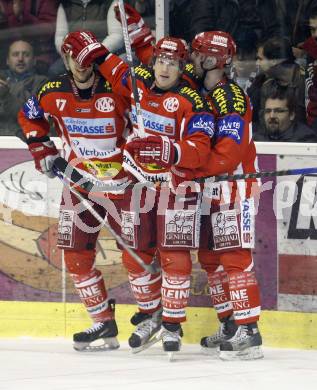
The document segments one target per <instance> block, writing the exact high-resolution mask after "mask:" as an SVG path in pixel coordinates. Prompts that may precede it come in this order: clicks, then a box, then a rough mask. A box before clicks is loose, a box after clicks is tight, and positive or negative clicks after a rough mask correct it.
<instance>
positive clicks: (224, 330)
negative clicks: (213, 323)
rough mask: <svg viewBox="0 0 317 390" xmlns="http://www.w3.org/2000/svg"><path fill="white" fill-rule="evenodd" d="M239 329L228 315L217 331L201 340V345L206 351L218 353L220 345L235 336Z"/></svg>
mask: <svg viewBox="0 0 317 390" xmlns="http://www.w3.org/2000/svg"><path fill="white" fill-rule="evenodd" d="M237 329H238V326H237V325H236V323H235V322H234V319H233V318H231V317H226V318H224V319H223V320H221V323H220V325H219V328H218V330H217V332H216V333H214V334H212V335H211V336H206V337H203V338H202V339H201V340H200V345H201V346H202V350H203V352H204V353H208V354H213V353H216V351H217V347H219V345H220V344H221V343H222V342H224V341H226V340H228V339H230V338H231V337H233V336H234V335H235V333H236V331H237Z"/></svg>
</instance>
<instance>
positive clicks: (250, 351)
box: [219, 323, 263, 360]
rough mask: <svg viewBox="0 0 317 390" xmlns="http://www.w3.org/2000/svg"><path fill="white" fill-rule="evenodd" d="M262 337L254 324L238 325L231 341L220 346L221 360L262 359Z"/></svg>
mask: <svg viewBox="0 0 317 390" xmlns="http://www.w3.org/2000/svg"><path fill="white" fill-rule="evenodd" d="M261 345H262V337H261V334H260V332H259V329H258V327H257V324H256V323H252V324H247V325H240V326H239V327H238V330H237V331H236V333H235V335H234V336H233V337H231V339H229V340H227V341H224V342H223V343H221V344H220V353H219V357H220V359H222V360H255V359H261V358H263V352H262V348H261Z"/></svg>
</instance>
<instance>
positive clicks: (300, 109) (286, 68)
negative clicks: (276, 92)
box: [247, 37, 306, 124]
mask: <svg viewBox="0 0 317 390" xmlns="http://www.w3.org/2000/svg"><path fill="white" fill-rule="evenodd" d="M256 63H257V66H258V68H259V73H258V75H257V76H256V77H255V79H254V80H253V82H252V84H251V85H250V87H249V88H248V89H247V93H248V95H249V96H250V99H251V102H252V105H253V122H254V123H256V124H257V122H258V121H259V110H260V100H261V95H262V94H263V89H265V85H266V82H267V81H268V80H274V82H275V83H276V85H278V86H282V87H287V88H289V89H290V90H291V91H292V92H293V94H294V95H295V97H296V99H297V108H296V113H297V117H298V118H299V119H300V120H302V121H305V118H306V111H305V74H304V70H303V69H301V67H300V66H299V65H298V64H297V63H295V57H294V55H293V52H292V46H291V43H290V41H289V40H288V39H287V38H279V37H273V38H270V39H268V40H267V41H265V42H263V43H261V44H260V45H259V46H258V49H257V62H256Z"/></svg>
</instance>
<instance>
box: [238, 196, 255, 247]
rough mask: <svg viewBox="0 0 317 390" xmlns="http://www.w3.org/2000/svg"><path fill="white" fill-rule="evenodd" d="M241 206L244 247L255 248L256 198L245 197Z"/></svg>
mask: <svg viewBox="0 0 317 390" xmlns="http://www.w3.org/2000/svg"><path fill="white" fill-rule="evenodd" d="M240 207H241V241H242V248H254V199H253V198H250V199H244V200H242V201H241V203H240Z"/></svg>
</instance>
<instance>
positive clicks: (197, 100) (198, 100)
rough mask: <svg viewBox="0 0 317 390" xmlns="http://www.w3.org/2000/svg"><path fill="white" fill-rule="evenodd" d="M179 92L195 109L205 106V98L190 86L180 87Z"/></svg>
mask: <svg viewBox="0 0 317 390" xmlns="http://www.w3.org/2000/svg"><path fill="white" fill-rule="evenodd" d="M179 93H180V95H182V96H184V97H186V98H187V99H188V100H189V101H190V102H191V103H192V104H193V108H194V110H195V111H200V110H202V109H203V108H204V107H205V105H204V101H203V98H202V97H201V96H200V95H199V93H198V92H197V91H195V90H194V89H192V88H190V87H183V88H181V89H180V91H179Z"/></svg>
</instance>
